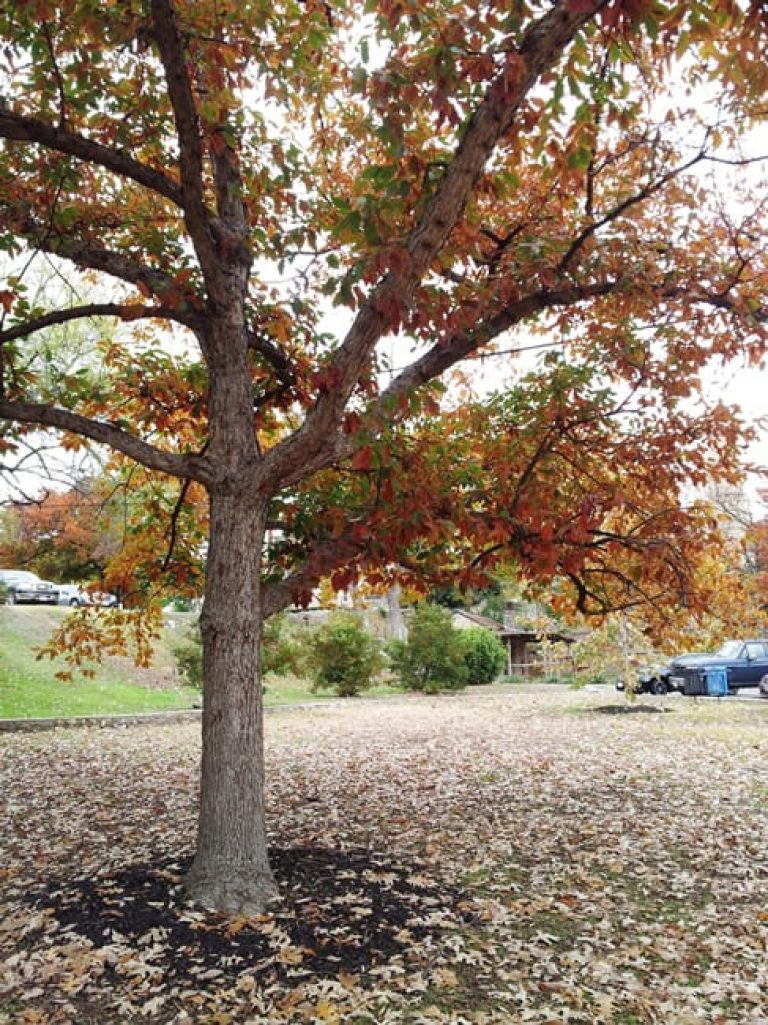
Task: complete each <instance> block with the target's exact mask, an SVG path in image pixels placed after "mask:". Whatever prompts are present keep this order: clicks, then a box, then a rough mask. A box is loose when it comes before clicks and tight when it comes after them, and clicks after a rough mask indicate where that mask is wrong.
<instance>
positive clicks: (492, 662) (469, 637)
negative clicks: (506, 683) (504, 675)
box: [462, 626, 507, 684]
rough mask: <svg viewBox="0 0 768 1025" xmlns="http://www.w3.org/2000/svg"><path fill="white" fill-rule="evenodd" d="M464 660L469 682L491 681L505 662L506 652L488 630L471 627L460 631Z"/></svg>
mask: <svg viewBox="0 0 768 1025" xmlns="http://www.w3.org/2000/svg"><path fill="white" fill-rule="evenodd" d="M462 640H463V642H464V661H465V662H466V663H467V671H468V672H469V680H468V681H467V682H468V683H470V684H483V683H493V681H494V680H495V679H496V677H497V676H498V675H499V673H500V672H501V671H502V670H503V669H504V666H505V665H506V662H507V652H506V649H505V648H504V645H503V644H502V643H501V641H500V640H499V638H498V637H497V636H496V635H495V634H493V633H491V631H490V630H483V628H482V627H479V626H478V627H472V628H471V629H469V630H464V631H462Z"/></svg>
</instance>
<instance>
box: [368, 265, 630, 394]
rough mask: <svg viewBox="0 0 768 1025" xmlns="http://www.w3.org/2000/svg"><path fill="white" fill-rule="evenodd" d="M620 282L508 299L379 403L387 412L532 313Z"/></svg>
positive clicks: (420, 363) (416, 365)
mask: <svg viewBox="0 0 768 1025" xmlns="http://www.w3.org/2000/svg"><path fill="white" fill-rule="evenodd" d="M619 285H620V280H619V279H609V280H607V281H598V282H595V283H593V284H590V285H573V286H568V287H564V288H557V289H540V290H539V291H537V292H533V293H532V294H531V295H527V296H525V297H524V298H522V299H519V300H516V301H515V302H512V303H509V304H508V305H507V306H506V307H505V308H504V309H503V310H501V311H500V312H499V313H497V314H496V315H495V316H493V317H489V318H488V319H487V320H486V321H483V322H481V323H480V324H479V325H478V326H477V327H475V328H474V329H472V330H471V331H465V332H462V333H460V334H456V335H453V336H452V337H451V338H450V339H448V340H447V341H445V342H444V341H440V342H438V343H437V344H436V345H433V346H432V348H431V349H430V350H429V351H428V352H427V353H425V354H424V355H423V356H422V357H420V358H419V359H417V360H416V361H415V362H413V363H412V364H411V365H410V366H409V367H406V369H405V370H403V371H402V372H401V373H400V374H398V376H397V377H396V378H395V379H394V380H393V381H392V382H391V383H390V385H389V386H388V387H387V388H386V389H385V390H384V391H383V392H382V394H381V396H380V398H379V400H378V403H377V406H378V409H379V411H381V412H385V411H386V410H387V409H388V408H390V407H391V404H392V400H393V398H395V397H396V396H399V395H403V394H405V393H407V392H409V391H411V390H413V389H414V388H418V387H419V385H422V384H426V383H427V382H428V381H433V380H435V379H436V378H438V377H440V375H441V374H443V373H445V371H446V370H449V369H450V368H451V367H453V366H455V365H456V364H457V363H459V362H460V361H461V360H463V359H466V357H467V356H469V355H471V354H472V353H474V352H477V351H478V350H479V349H480V348H482V346H484V345H487V344H488V343H489V342H491V341H493V339H494V338H497V337H498V336H499V335H500V334H503V333H504V332H505V331H508V330H509V329H510V328H513V327H515V325H517V324H520V323H522V321H524V320H527V319H528V318H529V317H532V316H535V315H536V314H537V313H542V312H543V311H544V310H548V309H554V308H555V307H558V306H571V305H574V304H575V303H578V302H584V301H586V300H588V299H595V298H598V297H599V296H605V295H610V294H611V292H615V291H616V289H617V288H618V287H619Z"/></svg>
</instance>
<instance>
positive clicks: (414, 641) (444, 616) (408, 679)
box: [387, 603, 469, 694]
mask: <svg viewBox="0 0 768 1025" xmlns="http://www.w3.org/2000/svg"><path fill="white" fill-rule="evenodd" d="M387 651H388V654H389V659H390V664H391V667H392V670H393V672H394V674H395V676H396V677H397V678H398V680H399V682H400V685H401V686H402V687H404V688H405V689H406V690H420V691H424V692H425V693H427V694H435V693H437V692H438V691H441V690H460V689H461V688H462V687H465V686H466V684H467V683H468V682H469V669H468V667H467V662H466V659H465V657H464V653H465V648H464V642H463V641H462V639H461V631H460V630H455V629H454V627H453V624H452V622H451V614H450V612H448V611H447V610H446V609H444V608H441V607H440V606H439V605H431V604H429V603H425V604H423V605H419V606H417V607H416V609H415V610H414V613H413V616H412V617H411V619H410V621H409V623H408V640H407V641H399V640H396V641H391V642H390V644H389V646H388V649H387Z"/></svg>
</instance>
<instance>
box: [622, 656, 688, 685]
mask: <svg viewBox="0 0 768 1025" xmlns="http://www.w3.org/2000/svg"><path fill="white" fill-rule="evenodd" d="M706 654H707V653H706V652H692V653H691V654H689V655H678V656H677V657H676V658H675V659H674V665H675V666H677V667H678V669H680V668H683V667H684V666H686V665H688V664H689V663H690V664H692V665H695V664H696V660H697V659H699V658H702V657H703V656H704V655H706ZM671 672H672V664H671V663H668V664H666V665H657V666H647V667H646V668H645V669H641V670H640V672H639V673H638V675H637V680H636V682H635V686H634V688H633V689H634V692H635V694H668V693H669V691H670V690H675V688H674V687H673V686H670V683H669V677H670V674H671ZM616 689H617V690H624V689H625V687H624V681H623V680H620V681H619V682H618V683H617V684H616Z"/></svg>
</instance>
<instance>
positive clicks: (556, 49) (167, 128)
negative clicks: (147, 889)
mask: <svg viewBox="0 0 768 1025" xmlns="http://www.w3.org/2000/svg"><path fill="white" fill-rule="evenodd" d="M767 32H768V25H767V24H766V14H765V11H764V5H763V4H762V3H759V2H757V0H740V2H737V0H709V2H705V3H697V4H688V3H677V2H661V0H658V2H657V0H555V2H550V0H546V2H544V0H541V2H539V0H532V2H522V0H521V2H515V3H511V4H510V3H495V2H493V0H491V2H489V3H486V4H481V5H477V4H475V3H467V2H466V0H440V2H438V3H432V2H430V3H428V4H427V3H424V2H422V0H367V2H365V3H358V2H349V0H270V3H262V2H260V0H254V2H246V3H243V2H239V0H238V2H235V0H216V3H212V2H209V0H195V2H194V3H193V2H191V0H126V2H125V3H121V4H111V5H105V4H96V3H93V2H92V0H64V2H61V0H57V2H56V3H51V2H48V0H17V2H14V3H13V4H5V5H3V6H2V8H1V9H0V40H2V46H0V93H1V94H2V103H1V105H0V138H1V139H3V140H4V143H3V148H2V155H1V156H0V211H2V218H0V249H2V251H4V252H5V253H6V254H7V259H8V261H9V266H10V267H11V270H10V273H9V274H8V275H7V281H6V283H5V285H4V286H3V288H2V289H0V304H1V305H2V311H3V313H2V322H1V323H0V417H3V418H4V419H5V420H7V421H8V424H9V426H7V427H6V428H5V429H4V432H3V435H2V439H0V441H1V443H2V446H3V449H4V450H5V451H10V450H12V449H13V447H14V445H16V444H17V443H18V439H19V438H20V437H21V436H23V435H24V433H25V432H30V431H36V430H39V429H40V428H41V427H44V428H53V429H55V430H57V431H60V432H62V433H63V436H64V437H65V438H66V439H67V442H66V443H67V444H78V443H80V441H87V442H93V443H97V444H99V445H105V446H108V447H109V448H110V449H111V450H112V451H113V452H114V453H116V458H117V459H118V460H128V461H133V462H135V463H137V464H140V465H141V466H142V467H143V468H144V470H146V471H148V472H149V473H150V474H154V475H156V476H157V475H159V479H160V482H161V483H160V486H159V488H158V490H157V491H156V493H159V491H162V494H163V499H162V502H160V504H159V505H158V506H157V507H155V509H154V510H153V513H152V515H150V516H147V517H146V524H145V526H146V527H147V536H148V537H154V538H155V539H156V540H157V538H158V537H160V538H162V539H163V541H164V547H165V552H164V554H162V555H160V554H158V549H159V548H160V547H163V546H159V545H158V544H157V543H156V540H155V542H153V543H150V544H149V546H148V548H147V549H146V550H147V551H150V550H152V551H154V552H155V553H156V554H157V560H156V561H157V564H158V565H160V564H161V563H162V565H163V567H164V571H167V572H171V573H172V572H173V565H172V563H173V553H172V552H170V554H169V547H170V548H171V549H172V547H173V545H172V544H171V542H173V541H174V539H177V538H178V537H179V534H180V532H179V530H178V529H177V528H178V525H179V522H180V517H181V516H182V515H183V510H184V509H185V508H187V507H188V506H189V505H190V504H191V503H194V502H199V501H200V498H201V496H202V495H203V494H206V495H207V499H208V513H207V516H208V523H207V528H206V529H207V531H208V541H207V547H206V557H207V576H206V600H205V610H204V614H203V623H202V631H203V641H204V649H205V652H206V654H205V659H204V663H205V675H206V691H205V709H206V711H205V717H206V718H205V722H204V736H205V737H206V738H207V739H206V741H205V743H204V756H203V777H204V784H203V794H202V812H201V840H200V845H199V848H198V857H197V860H196V863H195V868H194V869H193V873H192V877H193V878H192V881H191V884H190V889H191V892H192V893H193V895H196V896H198V897H199V898H200V899H204V900H206V901H207V902H209V903H213V904H215V905H217V906H219V907H227V908H241V909H242V908H244V907H258V906H262V905H263V900H264V896H265V894H268V893H269V891H270V884H269V871H268V867H267V865H266V861H265V858H264V856H263V846H264V845H263V839H264V838H263V830H262V829H261V826H260V825H259V827H258V828H256V827H254V830H250V827H249V828H246V829H244V828H241V826H242V822H243V821H244V820H245V819H248V821H249V822H250V821H251V820H253V821H258V822H259V823H262V822H263V814H262V811H263V809H262V808H261V805H260V798H259V796H258V795H259V786H258V777H259V772H260V769H259V766H260V753H259V752H260V747H259V745H258V737H259V736H260V727H259V726H258V722H259V709H258V702H259V699H258V693H257V691H258V685H257V684H256V685H255V684H254V680H258V647H259V635H260V621H261V619H262V617H263V616H264V615H269V614H271V613H273V612H275V611H278V610H279V609H281V608H283V607H285V606H286V605H287V604H289V603H290V602H293V601H296V600H302V599H303V598H306V596H307V595H308V594H309V593H310V592H311V590H312V588H313V587H314V586H315V585H316V583H317V581H318V580H319V579H321V578H322V577H324V576H327V575H329V574H331V575H332V578H333V580H334V582H335V584H336V585H338V586H343V585H345V584H348V583H351V582H353V581H354V580H355V579H356V578H357V577H358V576H359V575H361V574H365V575H366V576H367V577H368V578H369V579H373V580H374V581H376V580H380V581H381V582H382V583H385V582H386V581H387V580H388V579H389V578H391V576H392V575H393V573H395V572H397V573H398V574H400V575H404V576H406V577H407V578H409V580H423V579H425V578H429V579H430V580H432V581H433V582H437V583H441V582H443V583H444V582H445V581H446V580H448V579H454V578H456V577H457V576H458V577H459V578H460V579H461V580H462V581H463V582H464V583H466V584H472V583H476V584H480V585H482V584H483V583H484V582H485V581H486V580H487V573H488V572H489V571H490V570H491V569H492V568H493V566H494V563H495V561H496V560H499V559H502V558H509V557H510V556H513V557H514V558H515V559H516V560H517V561H518V563H519V564H520V565H521V566H522V567H523V568H524V570H525V572H526V573H527V574H528V575H529V576H530V577H531V578H532V579H534V580H535V579H539V580H549V579H552V578H559V579H561V580H564V581H565V582H566V583H567V586H568V588H569V590H568V592H567V595H568V596H569V600H572V601H574V602H575V603H576V604H577V605H578V606H579V607H580V608H581V609H582V610H586V611H597V612H600V611H604V610H606V609H609V608H615V607H628V606H632V605H636V604H638V603H644V602H662V601H679V600H681V599H684V600H685V601H686V602H687V603H688V604H689V606H690V607H692V608H693V607H695V603H696V599H695V596H694V595H693V594H692V593H691V592H690V587H689V575H688V572H687V560H688V556H689V555H690V554H691V553H695V552H697V551H701V550H703V549H704V548H706V546H707V545H708V544H710V543H711V541H712V538H713V537H714V534H713V529H714V528H713V526H712V523H711V518H710V517H709V515H708V513H707V512H706V511H705V510H704V509H703V508H702V507H698V506H697V505H696V504H695V503H690V502H688V501H687V500H686V488H689V487H690V486H691V485H697V484H703V483H705V482H706V481H708V480H709V479H712V478H720V479H724V480H728V479H733V478H734V477H735V476H736V474H737V473H738V469H737V466H736V450H737V446H738V444H739V441H740V439H742V438H743V437H744V433H745V428H744V425H743V424H741V423H740V420H739V417H738V415H737V413H735V412H734V411H733V410H729V409H726V408H724V407H723V406H722V405H718V404H708V403H707V402H706V401H705V400H704V399H703V398H701V396H698V395H697V389H698V383H699V375H700V373H701V371H702V369H703V368H704V367H705V366H706V364H707V363H708V362H709V361H711V360H713V359H729V358H732V357H734V356H736V355H740V356H742V355H745V356H746V357H747V358H748V359H751V360H754V361H757V360H759V359H760V358H761V356H762V354H763V352H764V348H765V340H766V333H765V321H766V305H765V285H766V252H765V241H764V240H765V237H766V235H765V230H764V229H765V203H766V199H765V197H766V195H768V192H766V190H765V188H764V187H761V184H760V177H759V176H760V174H761V173H762V172H763V171H764V163H763V162H761V159H760V158H761V154H760V153H757V152H755V151H754V148H753V149H750V146H752V147H753V146H754V140H755V139H756V138H758V137H759V129H760V127H761V126H762V125H763V124H764V119H765V110H766V87H767V86H768V66H766V63H765V60H764V54H765V43H766V33H767ZM745 169H748V171H749V173H746V172H745ZM729 170H730V171H731V172H732V173H731V174H728V171H729ZM40 255H44V256H48V257H50V258H54V257H55V258H56V259H57V260H60V261H63V262H64V264H65V265H67V266H71V267H73V268H75V269H77V270H78V271H79V272H82V273H84V274H86V275H88V277H89V278H90V279H91V281H92V285H91V288H93V287H97V288H98V289H99V294H98V296H97V298H96V299H93V300H91V299H89V300H88V301H87V302H82V303H77V302H74V303H70V302H67V303H64V304H62V305H58V306H56V307H53V308H51V307H44V306H40V305H38V304H37V303H36V302H34V301H32V300H31V297H30V293H29V291H28V287H27V274H26V271H27V267H28V265H29V263H30V261H31V260H32V259H33V257H35V256H40ZM91 294H92V293H91ZM329 311H332V314H333V315H332V316H331V315H329ZM86 317H88V318H94V317H105V318H111V319H113V320H117V321H118V322H120V324H121V329H120V330H118V331H117V332H115V333H112V334H109V335H108V334H107V333H106V332H105V333H104V335H103V337H102V338H100V339H99V340H97V341H95V342H94V344H93V351H92V353H91V355H90V358H89V360H88V362H87V364H86V365H83V366H81V367H78V368H77V369H76V370H72V369H70V370H69V371H68V372H66V373H58V374H54V373H51V372H47V373H44V372H43V370H44V363H45V358H44V356H45V354H44V350H43V346H42V345H41V339H42V338H44V336H45V331H46V330H47V329H49V328H50V327H52V326H53V325H58V324H62V323H66V322H69V321H72V320H76V319H82V318H86ZM539 344H540V345H541V346H542V347H544V348H543V351H545V352H546V353H547V355H546V357H545V358H544V359H543V360H541V361H540V362H539V364H538V365H537V367H536V369H534V370H532V371H531V372H530V373H528V374H527V375H522V376H520V377H519V378H518V379H516V380H514V381H512V382H511V383H510V384H509V386H508V387H504V388H501V389H499V390H498V392H497V393H496V394H493V395H490V396H487V395H485V396H484V395H483V394H481V393H480V392H477V391H476V390H475V391H473V390H472V386H471V381H470V380H469V379H468V378H467V376H466V375H465V376H464V377H463V378H462V377H461V376H459V375H458V373H457V369H458V368H460V367H462V366H467V365H469V366H470V368H471V366H472V363H471V361H472V360H473V359H474V358H475V357H477V356H479V355H485V356H488V357H489V360H492V365H493V367H494V368H498V369H497V370H496V374H497V377H498V380H499V382H500V383H502V382H504V381H505V372H504V368H505V366H506V365H508V364H510V365H514V361H515V358H516V357H515V354H516V353H519V352H520V350H521V349H523V348H526V347H528V346H531V345H539ZM494 353H495V355H492V354H494ZM73 439H75V440H73ZM77 439H79V441H78V440H77ZM142 472H144V471H142ZM162 511H166V512H167V514H168V519H167V520H166V522H165V526H163V527H162V528H161V527H160V526H159V524H160V519H161V516H160V513H161V512H162ZM269 528H274V529H269ZM163 532H164V533H163ZM254 738H257V739H254ZM254 745H255V746H254ZM234 751H237V752H240V753H239V754H237V755H235V754H233V753H232V752H234ZM236 758H240V759H241V763H238V764H237V765H235V763H234V762H232V761H231V760H232V759H236ZM228 759H229V761H228ZM249 766H253V767H252V768H249ZM241 770H242V771H241ZM217 773H218V776H217ZM233 775H240V776H242V780H243V781H242V789H241V792H240V794H239V796H238V798H237V799H235V798H234V797H233V794H232V791H231V787H230V789H229V790H227V785H226V784H225V783H224V782H222V780H224V779H225V778H226V777H228V776H230V777H231V776H233ZM219 777H221V778H219ZM215 779H216V780H218V782H213V781H214V780H215ZM246 791H247V792H248V794H250V796H249V797H247V798H246ZM241 799H242V800H241ZM242 802H245V803H242ZM249 802H250V803H249ZM233 821H235V822H238V823H240V826H237V827H236V828H234V827H232V822H233ZM224 834H226V835H228V836H230V837H233V839H232V844H233V845H234V847H233V848H230V849H229V851H228V853H227V854H226V856H225V855H224V854H223V853H222V850H221V846H220V838H221V837H222V836H223V835H224ZM257 834H258V835H257ZM234 848H237V850H238V851H240V852H241V853H240V854H234V853H233V850H234ZM246 850H247V851H248V852H249V853H247V854H243V853H242V852H243V851H246ZM257 851H261V853H260V854H257V853H255V852H257ZM216 865H218V867H215V866H216ZM222 865H226V871H225V870H224V869H223V868H222ZM233 866H234V867H233ZM224 875H228V876H229V879H230V882H229V883H228V884H226V885H225V884H223V883H221V879H222V876H224ZM235 877H237V878H236V881H235V882H234V883H233V882H232V879H234V878H235ZM257 877H258V884H256V883H255V882H254V880H255V879H256V878H257ZM255 894H256V895H255Z"/></svg>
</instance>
